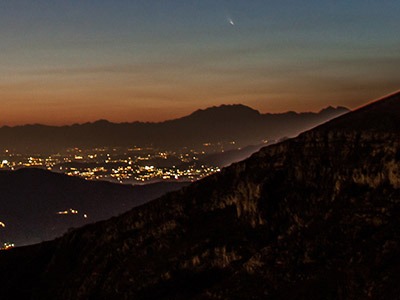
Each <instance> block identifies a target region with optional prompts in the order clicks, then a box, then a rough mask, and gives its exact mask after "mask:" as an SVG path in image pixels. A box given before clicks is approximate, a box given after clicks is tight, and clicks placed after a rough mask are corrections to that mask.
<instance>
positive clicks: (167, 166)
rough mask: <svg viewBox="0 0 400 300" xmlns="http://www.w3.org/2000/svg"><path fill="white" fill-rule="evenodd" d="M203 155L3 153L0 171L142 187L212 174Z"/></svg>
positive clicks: (147, 150) (104, 150) (118, 151)
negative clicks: (41, 172)
mask: <svg viewBox="0 0 400 300" xmlns="http://www.w3.org/2000/svg"><path fill="white" fill-rule="evenodd" d="M205 155H206V153H205V152H204V151H202V152H197V151H195V150H187V149H183V150H182V151H177V152H175V151H159V150H157V149H153V148H148V147H147V148H140V147H135V148H107V147H104V148H95V149H90V150H87V149H80V148H70V149H66V150H65V151H64V152H63V153H56V154H52V155H43V154H22V153H14V152H13V151H10V150H4V151H3V152H2V153H1V156H0V163H1V164H0V169H3V170H18V169H20V168H27V167H36V168H43V169H47V170H50V171H53V172H57V173H64V174H67V175H70V176H79V177H82V178H85V179H87V180H106V181H112V182H119V183H130V184H143V183H149V182H157V181H172V180H182V181H195V180H198V179H200V178H203V177H205V176H208V175H210V174H213V173H215V172H219V171H220V168H219V167H218V166H210V165H207V164H206V163H205V162H203V161H202V159H201V158H202V157H204V156H205Z"/></svg>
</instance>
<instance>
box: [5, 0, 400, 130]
mask: <svg viewBox="0 0 400 300" xmlns="http://www.w3.org/2000/svg"><path fill="white" fill-rule="evenodd" d="M399 15H400V1H398V0H390V1H389V0H387V1H385V0H379V1H370V0H352V1H349V0H335V1H333V0H330V1H326V0H318V1H317V0H293V1H285V0H281V1H270V0H251V1H250V0H247V1H245V0H240V1H239V0H197V1H194V0H182V1H180V0H140V1H139V0H117V1H116V0H113V1H111V0H110V1H105V0H96V1H94V0H92V1H89V0H51V1H50V0H48V1H44V0H35V1H32V0H26V1H25V0H14V1H8V0H0V38H1V40H0V104H1V106H2V107H1V110H0V126H1V125H5V124H7V125H17V124H25V123H44V124H55V125H61V124H72V123H75V122H78V123H82V122H86V121H94V120H97V119H108V120H110V121H114V122H121V121H135V120H141V121H160V120H165V119H171V118H175V117H179V116H183V115H186V114H188V113H190V112H192V111H194V110H196V109H198V108H205V107H208V106H212V105H220V104H233V103H242V104H245V105H249V106H251V107H253V108H255V109H258V110H260V111H261V112H283V111H287V110H297V111H318V110H320V109H321V108H323V107H325V106H328V105H334V106H336V105H344V106H347V107H349V108H355V107H357V106H360V105H362V104H365V102H368V101H369V100H373V99H374V98H377V97H380V96H383V95H385V94H387V93H390V92H393V91H395V90H398V89H400V72H399V69H400V34H399V33H400V18H399V17H398V16H399ZM230 20H233V21H234V22H235V26H233V25H231V24H230Z"/></svg>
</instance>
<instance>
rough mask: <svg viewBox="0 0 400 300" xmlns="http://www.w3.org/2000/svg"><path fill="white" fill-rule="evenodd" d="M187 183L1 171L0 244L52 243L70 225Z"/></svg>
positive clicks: (115, 212) (112, 212)
mask: <svg viewBox="0 0 400 300" xmlns="http://www.w3.org/2000/svg"><path fill="white" fill-rule="evenodd" d="M185 185H187V183H178V182H162V183H156V184H149V185H143V186H132V185H122V184H112V183H107V182H92V181H85V180H83V179H80V178H76V177H70V176H66V175H61V174H56V173H52V172H48V171H44V170H39V169H21V170H18V171H15V172H12V171H0V222H3V223H4V224H5V226H6V227H4V228H2V227H0V243H3V242H13V243H15V244H16V245H25V244H30V243H38V242H41V241H44V240H50V239H54V238H56V237H58V236H61V235H62V234H63V233H65V232H66V231H67V229H69V228H71V227H80V226H83V225H84V224H88V223H93V222H96V221H99V220H105V219H107V218H110V217H112V216H117V215H119V214H121V213H123V212H126V211H128V210H129V209H131V208H132V207H135V206H137V205H140V204H143V203H146V202H148V201H149V200H152V199H155V198H157V197H160V196H161V195H163V194H165V193H167V192H170V191H173V190H177V189H179V188H181V187H183V186H185ZM71 209H72V210H73V211H71ZM75 212H76V213H75Z"/></svg>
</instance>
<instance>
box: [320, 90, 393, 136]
mask: <svg viewBox="0 0 400 300" xmlns="http://www.w3.org/2000/svg"><path fill="white" fill-rule="evenodd" d="M332 128H337V129H345V130H374V131H377V130H387V131H398V130H400V92H396V93H393V94H390V95H388V96H385V97H383V98H380V99H378V100H375V101H373V102H371V103H369V104H367V105H364V106H362V107H360V108H358V109H356V110H353V111H351V112H349V113H347V114H344V115H342V116H340V117H338V118H335V119H333V120H331V121H329V122H327V123H325V124H323V125H320V126H319V127H317V129H319V130H323V129H332Z"/></svg>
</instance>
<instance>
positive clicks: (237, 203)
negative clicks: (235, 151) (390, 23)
mask: <svg viewBox="0 0 400 300" xmlns="http://www.w3.org/2000/svg"><path fill="white" fill-rule="evenodd" d="M399 119H400V95H399V94H396V95H393V96H391V97H389V98H386V99H384V100H382V101H380V102H377V103H375V104H373V105H371V106H368V107H365V108H363V109H360V110H358V111H355V112H352V113H350V114H348V115H346V116H343V117H341V118H340V119H337V120H334V121H332V122H330V123H328V124H326V125H323V126H321V127H318V128H316V129H314V130H312V131H309V132H306V133H304V134H302V135H301V136H299V137H298V138H296V139H292V140H287V141H285V142H283V143H280V144H277V145H272V146H270V147H267V148H264V149H262V150H261V151H260V152H258V153H257V154H255V155H253V156H252V157H250V158H249V159H247V160H246V161H243V162H240V163H237V164H234V165H232V166H231V167H229V168H226V169H223V170H222V171H221V173H219V174H217V175H213V176H210V177H207V178H205V179H204V180H201V181H199V182H196V183H193V184H192V185H190V186H189V187H186V188H184V189H183V190H181V191H179V192H175V193H171V194H168V195H166V196H164V197H162V198H160V199H158V200H155V201H153V202H150V203H148V204H146V205H144V206H141V207H139V208H135V209H133V210H132V211H130V212H128V213H126V214H124V215H122V216H120V217H118V218H113V219H111V220H108V221H105V222H101V223H98V224H95V225H88V226H86V227H83V228H80V229H78V230H75V231H72V232H69V233H68V234H66V235H65V236H64V237H62V238H60V239H57V240H55V241H52V242H48V243H43V244H39V245H35V246H31V247H26V248H19V249H14V250H11V251H3V253H1V255H0V268H1V269H0V283H1V285H2V289H0V291H1V293H2V295H1V296H3V297H7V296H8V297H15V296H16V295H17V296H19V297H24V298H25V299H29V298H33V299H344V298H346V299H365V298H375V299H395V298H398V295H400V284H399V282H400V281H399V280H400V279H399V275H398V274H399V272H400V244H399V243H400V242H399V241H400V236H399V235H400V229H399V228H400V218H399V217H400V216H399V214H400V176H399V172H400V170H399V166H400V145H399V141H400V140H399V133H400V124H399ZM347 123H348V125H347ZM371 124H372V125H371Z"/></svg>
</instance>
